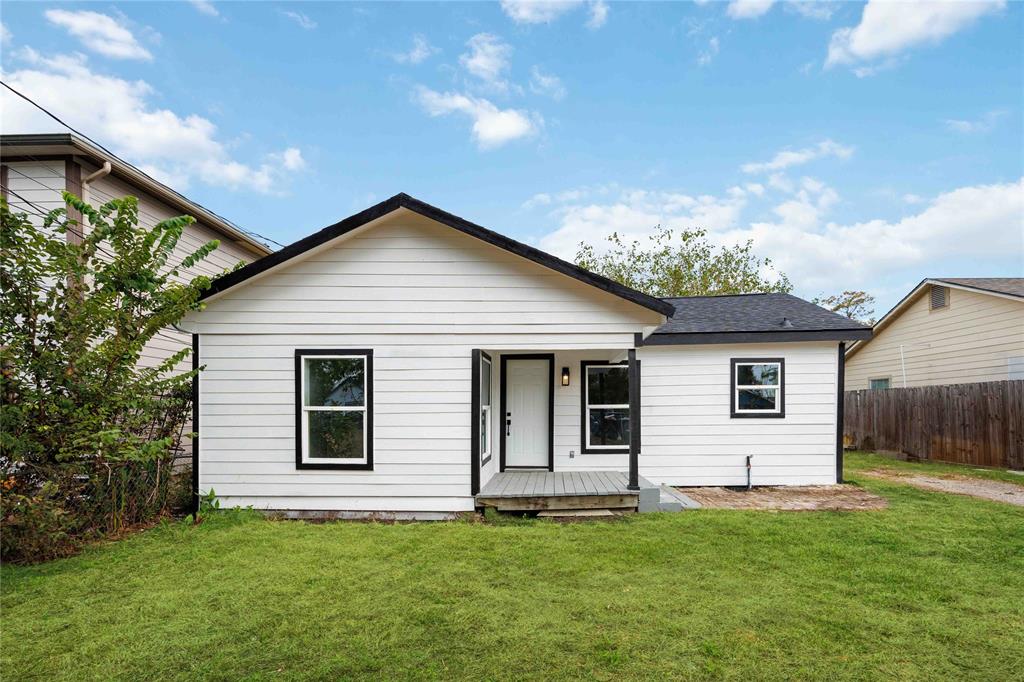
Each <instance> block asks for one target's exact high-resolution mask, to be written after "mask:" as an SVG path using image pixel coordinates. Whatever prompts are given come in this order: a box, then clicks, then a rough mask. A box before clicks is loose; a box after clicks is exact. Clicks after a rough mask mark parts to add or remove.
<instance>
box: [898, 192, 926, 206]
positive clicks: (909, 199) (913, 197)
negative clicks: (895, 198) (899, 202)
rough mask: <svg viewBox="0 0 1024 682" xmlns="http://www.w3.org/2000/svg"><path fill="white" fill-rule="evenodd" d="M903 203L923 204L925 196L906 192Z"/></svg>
mask: <svg viewBox="0 0 1024 682" xmlns="http://www.w3.org/2000/svg"><path fill="white" fill-rule="evenodd" d="M902 198H903V203H905V204H922V203H924V197H922V196H919V195H917V194H904V195H903V197H902Z"/></svg>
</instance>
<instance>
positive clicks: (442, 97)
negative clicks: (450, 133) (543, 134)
mask: <svg viewBox="0 0 1024 682" xmlns="http://www.w3.org/2000/svg"><path fill="white" fill-rule="evenodd" d="M415 98H416V101H417V102H419V104H420V106H422V107H423V108H424V110H425V111H426V112H427V113H428V114H430V115H431V116H446V115H448V114H453V113H461V114H465V115H466V116H469V118H470V119H471V120H472V121H473V133H472V134H473V139H474V140H476V143H477V146H478V147H479V148H480V149H494V148H496V147H500V146H502V145H504V144H506V143H508V142H511V141H513V140H518V139H521V138H524V137H530V136H532V135H536V134H537V132H538V131H539V130H540V128H541V127H542V126H543V124H544V120H543V119H542V118H541V117H540V115H539V114H537V113H535V112H528V111H523V110H521V109H499V108H498V107H496V106H495V105H494V104H493V103H491V102H490V101H488V100H486V99H482V98H479V97H472V96H470V95H464V94H461V93H452V92H445V93H440V92H436V91H434V90H431V89H430V88H426V87H423V86H420V87H418V88H417V89H416V93H415Z"/></svg>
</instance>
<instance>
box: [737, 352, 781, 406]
mask: <svg viewBox="0 0 1024 682" xmlns="http://www.w3.org/2000/svg"><path fill="white" fill-rule="evenodd" d="M784 372H785V360H783V359H782V358H733V360H732V380H731V384H732V386H731V389H732V397H731V400H732V413H731V415H730V416H732V417H783V416H785V395H784V391H785V388H784Z"/></svg>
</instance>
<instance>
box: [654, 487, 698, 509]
mask: <svg viewBox="0 0 1024 682" xmlns="http://www.w3.org/2000/svg"><path fill="white" fill-rule="evenodd" d="M658 508H659V509H660V510H661V511H682V510H684V509H700V502H698V501H697V500H695V499H693V498H692V497H690V496H689V495H685V494H683V493H681V492H679V491H678V490H676V489H675V488H673V487H672V486H668V485H663V486H661V501H660V502H659V504H658Z"/></svg>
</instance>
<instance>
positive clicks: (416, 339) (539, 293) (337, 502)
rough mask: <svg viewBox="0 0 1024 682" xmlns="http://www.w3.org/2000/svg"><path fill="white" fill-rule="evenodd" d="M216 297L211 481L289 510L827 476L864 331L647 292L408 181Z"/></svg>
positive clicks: (209, 422) (195, 318) (763, 301)
mask: <svg viewBox="0 0 1024 682" xmlns="http://www.w3.org/2000/svg"><path fill="white" fill-rule="evenodd" d="M204 298H205V303H206V306H205V308H204V309H203V310H202V311H196V312H193V313H191V314H189V315H188V316H187V317H186V318H185V320H184V321H183V322H182V325H181V326H182V328H184V329H188V330H189V331H192V332H194V343H195V344H196V345H197V346H198V348H199V354H198V357H199V361H200V362H201V363H202V364H203V365H204V366H205V370H204V371H203V372H202V373H201V375H200V377H199V381H198V389H197V391H198V393H197V395H198V398H199V400H198V407H197V412H198V423H199V428H198V431H199V443H198V446H197V448H196V450H195V452H194V465H195V469H196V471H197V472H198V484H197V489H198V490H199V491H202V492H207V491H209V490H214V491H215V493H216V495H217V496H218V498H220V499H221V500H222V501H223V503H224V504H225V505H228V506H235V505H252V506H254V507H256V508H259V509H274V510H290V511H292V512H295V513H301V512H307V513H323V512H334V513H338V512H341V513H345V512H352V513H366V512H386V513H394V514H398V515H411V516H429V515H431V514H433V515H438V514H447V513H451V512H459V511H468V510H472V509H474V507H476V506H479V505H481V504H494V506H499V505H498V504H496V503H495V500H498V499H512V498H513V497H515V496H516V495H518V496H519V497H520V498H523V497H528V496H530V495H532V497H529V499H530V500H533V502H531V504H534V505H535V506H529V507H521V508H533V509H536V508H540V506H543V505H547V506H554V505H557V504H558V503H557V502H552V501H551V498H550V495H554V496H558V495H562V496H563V497H562V498H560V499H561V500H563V502H562V503H563V504H568V503H566V502H564V500H566V499H569V498H570V496H571V499H572V501H573V504H576V503H578V504H579V505H580V506H587V499H584V498H586V497H587V496H594V495H598V494H606V497H605V498H600V500H599V502H594V503H593V504H590V506H599V505H600V506H629V505H632V506H634V507H636V506H637V505H636V499H637V497H636V493H635V491H637V490H638V488H641V487H642V486H646V485H649V483H648V482H653V483H654V484H655V485H657V484H662V483H665V484H672V485H681V486H695V485H744V484H746V483H747V482H748V480H749V481H750V482H752V483H753V484H755V485H761V484H783V485H789V484H829V483H834V482H836V480H837V478H839V477H841V454H842V450H841V447H840V445H841V442H840V439H839V438H838V434H839V433H841V424H840V420H841V414H842V383H841V379H842V362H843V357H844V342H845V341H847V340H855V339H865V338H867V337H868V336H869V335H870V333H871V332H870V330H869V329H868V328H866V327H864V326H862V325H859V324H857V323H855V322H852V321H850V320H848V319H846V318H844V317H842V316H840V315H836V314H834V313H830V312H828V311H825V310H823V309H821V308H819V307H817V306H815V305H812V304H811V303H808V302H806V301H803V300H801V299H798V298H796V297H793V296H789V295H783V294H753V295H745V296H721V297H695V298H672V299H658V298H654V297H651V296H648V295H646V294H643V293H640V292H638V291H634V290H632V289H629V288H626V287H624V286H622V285H620V284H617V283H615V282H612V281H610V280H608V279H605V278H603V277H600V276H598V275H594V274H592V273H589V272H587V271H585V270H582V269H581V268H579V267H577V266H575V265H572V264H570V263H567V262H565V261H562V260H560V259H558V258H555V257H553V256H550V255H548V254H546V253H543V252H541V251H539V250H537V249H534V248H532V247H530V246H527V245H524V244H521V243H519V242H516V241H514V240H512V239H509V238H507V237H504V236H502V235H499V234H497V233H495V232H492V231H490V230H487V229H485V228H483V227H480V226H478V225H475V224H473V223H470V222H468V221H466V220H463V219H461V218H458V217H456V216H454V215H451V214H449V213H446V212H444V211H442V210H439V209H437V208H435V207H433V206H430V205H428V204H425V203H423V202H421V201H418V200H416V199H413V198H412V197H409V196H407V195H404V194H399V195H397V196H395V197H392V198H391V199H388V200H386V201H384V202H382V203H380V204H378V205H376V206H373V207H372V208H369V209H367V210H365V211H363V212H361V213H359V214H357V215H354V216H352V217H350V218H347V219H345V220H343V221H341V222H340V223H337V224H335V225H332V226H330V227H327V228H325V229H323V230H321V231H320V232H317V233H315V234H313V235H310V236H309V237H306V238H305V239H302V240H300V241H298V242H296V243H294V244H292V245H290V246H288V247H285V248H284V249H282V250H280V251H278V252H276V253H274V254H272V255H270V256H267V257H265V258H263V259H262V260H259V261H256V262H255V263H252V264H251V265H249V266H247V267H245V268H243V269H241V270H239V271H237V272H234V273H232V274H230V275H227V276H225V277H223V278H221V279H219V280H218V281H217V282H215V283H214V287H213V289H212V290H210V291H209V292H207V294H206V296H205V297H204ZM641 441H642V442H641ZM748 458H750V459H748ZM748 461H749V462H750V465H751V468H750V469H749V476H750V478H749V479H748V468H747V467H748ZM513 472H518V473H513ZM547 472H555V473H554V474H549V473H547ZM531 490H532V491H534V492H532V493H531ZM542 493H547V494H549V495H548V497H545V496H544V494H542ZM613 493H614V495H613ZM631 494H632V495H633V497H629V496H630V495H631ZM538 505H539V506H538ZM499 508H500V506H499ZM556 508H558V507H557V506H556Z"/></svg>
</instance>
